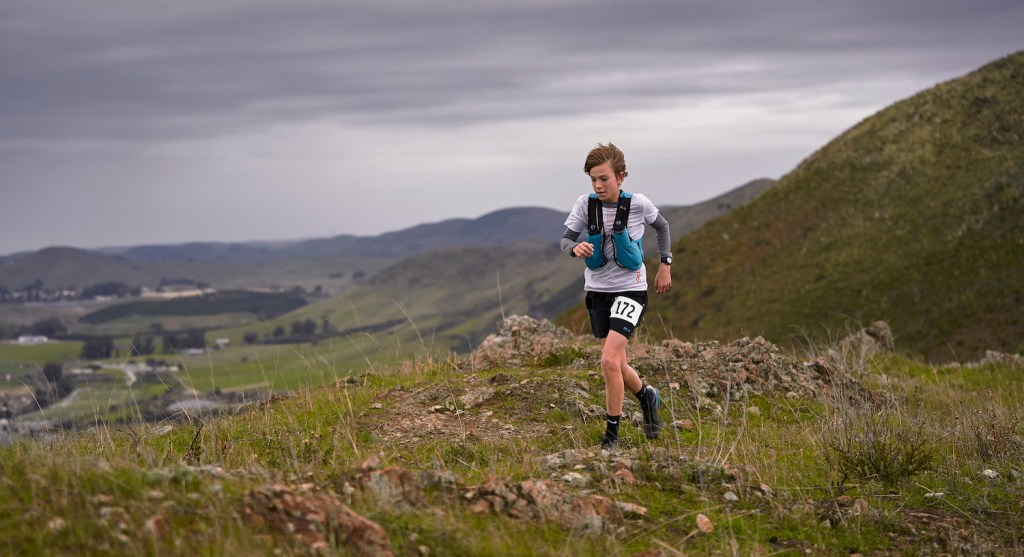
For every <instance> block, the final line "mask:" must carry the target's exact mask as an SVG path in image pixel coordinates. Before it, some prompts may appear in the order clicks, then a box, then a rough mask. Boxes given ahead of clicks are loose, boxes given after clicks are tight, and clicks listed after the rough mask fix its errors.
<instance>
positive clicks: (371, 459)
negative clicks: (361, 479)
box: [358, 454, 380, 472]
mask: <svg viewBox="0 0 1024 557" xmlns="http://www.w3.org/2000/svg"><path fill="white" fill-rule="evenodd" d="M378 469H380V455H376V454H372V455H370V456H368V457H366V460H364V461H363V463H362V464H360V465H359V468H358V470H359V471H360V472H369V471H370V470H378Z"/></svg>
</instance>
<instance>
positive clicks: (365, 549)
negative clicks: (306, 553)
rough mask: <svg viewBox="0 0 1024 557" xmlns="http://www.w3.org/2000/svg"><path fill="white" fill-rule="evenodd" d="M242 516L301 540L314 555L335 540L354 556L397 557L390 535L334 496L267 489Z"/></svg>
mask: <svg viewBox="0 0 1024 557" xmlns="http://www.w3.org/2000/svg"><path fill="white" fill-rule="evenodd" d="M242 514H243V515H244V516H245V518H246V519H247V520H249V521H251V522H253V523H255V524H257V525H267V526H270V527H271V528H273V529H275V530H277V531H279V532H281V533H283V534H286V535H289V536H292V537H295V538H298V540H299V541H300V542H301V543H302V544H303V545H305V546H307V547H309V548H310V549H311V550H313V551H317V548H319V549H320V550H325V549H328V548H330V540H335V541H337V542H338V543H340V544H341V545H343V546H344V547H345V549H346V550H347V551H348V552H349V553H350V554H352V555H357V556H360V557H391V556H393V555H394V553H393V552H392V550H391V543H390V542H389V541H388V536H387V532H385V531H384V529H383V528H381V527H380V525H379V524H377V523H375V522H373V521H371V520H368V519H366V518H365V517H363V516H361V515H359V514H357V513H355V512H354V511H352V509H350V508H348V506H347V505H345V504H344V503H343V502H342V501H341V499H339V498H338V497H337V496H336V495H333V494H331V493H309V492H308V491H307V490H305V489H301V488H300V489H296V488H293V487H289V486H286V485H281V484H274V485H267V486H264V487H261V488H259V489H255V490H253V491H251V492H250V493H249V494H248V496H247V497H246V499H245V502H244V503H243V508H242Z"/></svg>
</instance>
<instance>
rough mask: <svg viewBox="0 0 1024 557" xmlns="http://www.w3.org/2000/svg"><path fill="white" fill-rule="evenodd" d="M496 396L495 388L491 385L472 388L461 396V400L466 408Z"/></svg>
mask: <svg viewBox="0 0 1024 557" xmlns="http://www.w3.org/2000/svg"><path fill="white" fill-rule="evenodd" d="M493 396H494V389H493V388H491V387H482V388H479V389H475V390H472V391H470V392H468V393H466V394H464V395H462V396H460V397H459V402H461V403H462V404H463V406H464V407H465V408H472V407H474V406H477V405H479V404H481V403H483V402H486V401H488V400H490V398H491V397H493Z"/></svg>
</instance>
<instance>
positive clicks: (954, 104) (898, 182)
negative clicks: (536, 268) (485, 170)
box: [565, 52, 1024, 361]
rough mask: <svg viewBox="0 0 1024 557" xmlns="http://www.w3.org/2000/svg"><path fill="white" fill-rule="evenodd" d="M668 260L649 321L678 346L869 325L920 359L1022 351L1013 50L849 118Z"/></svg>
mask: <svg viewBox="0 0 1024 557" xmlns="http://www.w3.org/2000/svg"><path fill="white" fill-rule="evenodd" d="M674 250H675V253H676V256H677V262H678V264H677V266H676V267H675V269H674V271H675V273H674V288H673V290H672V292H671V293H670V294H669V295H668V296H653V297H652V299H653V300H654V302H653V304H652V312H651V315H652V316H655V315H657V316H659V317H660V319H662V320H664V322H665V323H666V324H668V325H670V327H671V332H672V334H674V335H675V336H677V337H679V338H683V339H692V338H701V339H706V338H713V337H719V338H728V337H730V336H731V335H736V334H740V333H746V334H750V335H764V336H766V337H767V338H768V339H769V340H773V341H775V342H782V341H790V342H793V343H802V342H808V341H810V342H819V341H822V340H825V339H827V337H829V336H833V337H835V336H838V335H841V334H843V333H844V332H845V331H846V328H847V327H848V326H850V325H851V324H866V323H870V322H872V321H874V320H878V319H882V320H885V321H887V322H888V323H889V324H890V325H891V326H892V329H893V331H894V333H895V334H896V337H897V338H896V340H897V344H898V346H900V347H901V348H903V349H905V350H911V351H913V352H917V353H920V354H922V355H924V356H926V357H928V358H930V359H932V360H940V361H948V360H952V359H972V358H975V359H976V356H978V355H979V354H980V353H982V352H983V351H984V350H985V349H989V348H991V349H998V350H1003V351H1022V350H1024V52H1022V53H1017V54H1014V55H1011V56H1008V57H1006V58H1003V59H1000V60H998V61H995V62H993V63H991V64H989V65H986V66H985V67H983V68H981V69H980V70H978V71H975V72H973V73H971V74H969V75H967V76H964V77H962V78H959V79H956V80H953V81H950V82H946V83H943V84H940V85H938V86H936V87H934V88H931V89H928V90H926V91H924V92H921V93H919V94H917V95H914V96H913V97H911V98H909V99H907V100H904V101H901V102H898V103H895V104H894V105H892V106H890V107H888V108H886V109H884V110H882V111H880V112H879V113H877V114H875V115H874V116H872V117H870V118H868V119H866V120H864V121H862V122H861V123H859V124H858V125H856V126H855V127H853V128H852V129H850V130H849V131H847V132H845V133H844V134H842V135H841V136H840V137H838V138H836V139H835V140H834V141H832V142H830V143H829V144H828V145H826V146H825V147H824V148H822V149H821V150H820V151H818V152H816V153H814V154H813V155H812V156H811V157H809V158H808V159H806V160H805V161H804V162H803V163H801V164H800V165H799V166H798V167H797V168H796V169H795V170H793V171H792V172H791V173H789V174H788V175H786V176H784V177H783V178H782V179H780V180H779V182H778V183H777V184H776V185H775V187H773V188H772V189H770V190H769V191H767V192H766V193H765V194H764V195H763V196H761V197H759V198H758V199H757V200H755V201H754V202H752V203H750V204H748V205H746V206H744V207H742V208H740V209H737V210H736V211H734V212H732V213H731V214H729V215H728V216H725V217H723V218H720V219H718V220H715V221H712V222H711V223H710V224H708V225H706V226H704V227H703V228H701V229H700V230H697V231H695V232H694V233H693V234H691V235H689V236H686V237H684V238H683V239H682V240H680V241H679V242H678V243H677V244H676V245H675V246H674ZM582 318H583V316H582V314H581V313H580V310H579V309H577V310H576V311H575V313H574V314H573V315H572V316H569V317H566V318H565V321H567V322H571V321H573V320H574V319H575V320H577V321H578V320H582ZM654 332H657V331H654Z"/></svg>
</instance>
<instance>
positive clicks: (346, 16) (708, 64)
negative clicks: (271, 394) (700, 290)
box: [0, 0, 1024, 254]
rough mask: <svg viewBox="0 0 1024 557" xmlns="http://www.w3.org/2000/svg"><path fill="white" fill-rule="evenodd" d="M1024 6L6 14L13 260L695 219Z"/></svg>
mask: <svg viewBox="0 0 1024 557" xmlns="http://www.w3.org/2000/svg"><path fill="white" fill-rule="evenodd" d="M1022 29H1024V2H1021V1H1020V0H999V1H989V0H958V1H952V0H916V1H903V0H901V1H894V0H856V1H853V0H850V1H822V0H775V1H773V2H765V1H763V0H744V1H735V2H729V1H721V0H718V1H706V2H691V1H674V0H665V1H644V0H641V1H632V2H625V1H617V0H607V1H605V0H600V1H583V0H579V1H574V0H566V1H559V0H525V1H523V0H519V1H512V2H510V1H507V0H503V1H497V0H494V1H492V0H473V1H470V0H467V1H447V0H445V1H434V0H372V1H371V0H367V1H365V2H357V1H349V0H344V1H338V2H329V1H326V0H323V1H315V2H314V1H308V2H306V1H297V0H287V1H285V0H282V1H279V2H267V1H253V0H246V1H240V0H230V1H226V0H218V1H215V2H211V1H208V0H176V1H174V2H138V1H134V0H132V1H123V2H115V1H105V0H91V1H81V0H67V1H52V0H24V1H11V0H0V254H6V253H12V252H16V251H21V250H30V249H38V248H42V247H45V246H52V245H69V246H76V247H98V246H118V245H138V244H144V243H164V244H165V243H178V242H184V241H241V240H275V239H295V238H306V237H326V236H333V235H337V234H359V235H366V234H376V233H380V232H384V231H389V230H397V229H401V228H405V227H408V226H411V225H414V224H418V223H422V222H435V221H439V220H443V219H446V218H451V217H477V216H480V215H483V214H485V213H488V212H491V211H493V210H496V209H500V208H505V207H514V206H538V205H539V206H545V207H551V208H554V209H558V210H561V211H566V212H567V211H568V209H569V207H570V205H571V203H572V201H573V200H574V199H575V198H576V197H577V196H578V195H580V194H581V193H585V192H586V191H587V190H588V188H589V186H590V184H589V180H588V179H587V177H586V176H585V175H584V174H583V172H582V164H583V159H584V156H585V155H586V152H587V151H588V150H589V149H590V148H591V147H593V146H594V145H595V144H597V143H598V142H607V141H612V142H615V143H616V144H617V145H618V146H619V147H621V148H622V149H623V151H625V153H626V160H627V164H628V166H629V171H630V176H629V178H628V179H627V181H626V185H625V188H626V189H629V190H630V191H637V192H643V193H646V194H648V196H650V197H651V198H652V199H653V200H654V202H655V203H656V204H658V205H682V204H690V203H695V202H698V201H702V200H704V199H708V198H710V197H713V196H715V195H717V194H719V193H723V192H725V191H727V190H729V189H732V188H733V187H736V186H739V185H741V184H743V183H745V182H747V181H748V180H751V179H754V178H759V177H772V178H778V177H780V176H781V175H783V174H785V173H786V172H788V171H790V170H792V169H793V168H794V167H795V166H796V165H797V164H799V162H800V161H801V160H802V159H803V158H805V157H806V156H808V155H810V154H811V153H812V152H813V151H814V150H816V149H818V148H819V147H821V146H823V145H824V144H825V143H827V142H828V141H829V140H831V139H833V138H834V137H836V136H837V135H838V134H840V133H841V132H842V131H844V130H845V129H847V128H848V127H850V126H851V125H853V124H855V123H857V122H858V121H860V120H862V119H864V118H866V117H868V116H870V115H871V114H873V113H875V112H877V111H878V110H880V109H882V108H884V107H886V106H888V105H889V104H891V103H893V102H895V101H897V100H899V99H902V98H905V97H908V96H910V95H912V94H914V93H916V92H918V91H920V90H922V89H925V88H927V87H930V86H932V85H934V84H936V83H938V82H941V81H945V80H948V79H952V78H955V77H958V76H960V75H962V74H964V73H966V72H969V71H971V70H973V69H975V68H977V67H979V66H981V65H983V64H985V63H986V62H989V61H991V60H994V59H996V58H999V57H1002V56H1004V55H1007V54H1010V53H1011V52H1014V51H1017V50H1020V49H1022V48H1024V32H1022Z"/></svg>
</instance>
